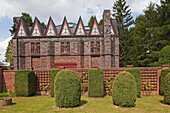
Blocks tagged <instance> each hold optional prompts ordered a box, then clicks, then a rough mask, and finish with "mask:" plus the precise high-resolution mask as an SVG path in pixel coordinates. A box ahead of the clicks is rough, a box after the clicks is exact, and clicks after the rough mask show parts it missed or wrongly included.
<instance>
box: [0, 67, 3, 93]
mask: <svg viewBox="0 0 170 113" xmlns="http://www.w3.org/2000/svg"><path fill="white" fill-rule="evenodd" d="M2 74H3V72H2V69H1V68H0V92H2V91H3V75H2Z"/></svg>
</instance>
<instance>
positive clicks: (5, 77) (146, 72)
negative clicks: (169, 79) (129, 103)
mask: <svg viewBox="0 0 170 113" xmlns="http://www.w3.org/2000/svg"><path fill="white" fill-rule="evenodd" d="M126 68H129V67H126ZM138 68H139V69H140V71H141V77H142V91H141V92H142V95H145V91H144V83H145V82H146V81H150V84H151V85H153V86H154V87H153V90H152V92H151V94H152V95H158V94H159V77H160V74H161V70H162V69H163V67H138ZM124 69H125V68H107V69H103V72H104V80H105V81H106V79H107V78H109V77H110V75H112V77H113V78H115V77H116V75H117V74H118V73H119V72H121V71H123V70H124ZM72 70H74V71H76V72H78V73H83V74H84V75H85V76H86V77H87V79H88V70H89V69H84V68H77V69H72ZM34 71H35V74H36V77H37V80H36V82H37V83H36V90H37V91H40V85H49V77H50V76H49V75H50V70H34ZM15 72H16V70H10V71H9V70H4V71H2V70H1V69H0V91H14V75H15ZM104 84H105V88H104V89H105V94H107V92H106V88H107V86H106V82H104Z"/></svg>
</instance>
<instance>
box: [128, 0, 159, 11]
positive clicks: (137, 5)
mask: <svg viewBox="0 0 170 113" xmlns="http://www.w3.org/2000/svg"><path fill="white" fill-rule="evenodd" d="M150 2H153V3H156V4H160V0H127V4H128V5H129V6H130V8H131V11H132V12H134V13H143V10H144V9H146V7H147V6H148V4H149V3H150Z"/></svg>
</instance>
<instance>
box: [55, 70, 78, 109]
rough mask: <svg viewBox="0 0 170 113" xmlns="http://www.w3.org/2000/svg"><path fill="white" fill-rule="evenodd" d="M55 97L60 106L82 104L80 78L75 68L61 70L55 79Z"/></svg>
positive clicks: (57, 104)
mask: <svg viewBox="0 0 170 113" xmlns="http://www.w3.org/2000/svg"><path fill="white" fill-rule="evenodd" d="M54 97H55V102H56V106H58V107H74V106H78V105H79V104H80V99H81V85H80V79H79V77H78V75H77V73H76V72H74V71H73V70H68V69H66V70H61V71H59V72H58V73H57V75H56V76H55V80H54Z"/></svg>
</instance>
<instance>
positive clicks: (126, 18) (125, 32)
mask: <svg viewBox="0 0 170 113" xmlns="http://www.w3.org/2000/svg"><path fill="white" fill-rule="evenodd" d="M112 16H113V17H114V18H115V19H116V21H117V23H118V30H119V41H120V45H119V46H120V66H126V65H127V64H129V63H128V62H129V61H130V60H129V59H130V56H129V55H128V53H129V51H130V49H131V48H130V47H129V44H131V43H130V42H131V41H129V40H130V38H129V37H130V36H129V35H130V33H129V29H128V28H129V27H130V26H131V25H132V24H133V17H132V15H131V9H130V8H129V6H128V5H126V0H117V1H116V2H115V3H114V5H113V14H112Z"/></svg>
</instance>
